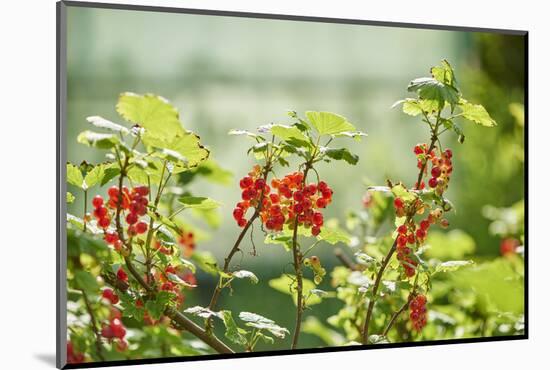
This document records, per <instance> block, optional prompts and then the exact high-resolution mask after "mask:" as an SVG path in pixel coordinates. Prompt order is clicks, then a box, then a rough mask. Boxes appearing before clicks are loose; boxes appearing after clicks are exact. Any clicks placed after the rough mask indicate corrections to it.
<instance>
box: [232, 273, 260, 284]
mask: <svg viewBox="0 0 550 370" xmlns="http://www.w3.org/2000/svg"><path fill="white" fill-rule="evenodd" d="M231 275H232V276H233V277H236V278H237V279H249V280H250V281H251V282H252V283H253V284H258V281H259V280H258V277H257V276H256V275H254V273H253V272H250V271H246V270H239V271H235V272H233V273H232V274H231Z"/></svg>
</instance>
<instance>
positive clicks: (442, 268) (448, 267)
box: [434, 261, 474, 274]
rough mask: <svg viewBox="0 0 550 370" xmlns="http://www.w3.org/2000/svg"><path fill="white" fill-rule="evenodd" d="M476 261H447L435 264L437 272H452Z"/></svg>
mask: <svg viewBox="0 0 550 370" xmlns="http://www.w3.org/2000/svg"><path fill="white" fill-rule="evenodd" d="M473 264H474V261H446V262H442V263H439V264H437V265H436V266H435V272H434V274H435V273H438V272H452V271H456V270H458V269H460V268H462V267H465V266H470V265H473Z"/></svg>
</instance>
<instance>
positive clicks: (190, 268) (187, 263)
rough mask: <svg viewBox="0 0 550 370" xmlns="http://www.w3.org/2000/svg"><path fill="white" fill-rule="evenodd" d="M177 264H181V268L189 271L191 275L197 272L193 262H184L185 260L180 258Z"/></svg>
mask: <svg viewBox="0 0 550 370" xmlns="http://www.w3.org/2000/svg"><path fill="white" fill-rule="evenodd" d="M179 262H180V263H181V265H182V266H184V267H185V268H187V269H189V270H190V271H191V272H192V273H193V274H194V273H195V272H196V271H197V267H196V266H195V264H194V263H193V262H191V261H188V260H186V259H185V258H182V257H180V258H179Z"/></svg>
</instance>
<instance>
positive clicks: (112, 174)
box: [57, 1, 528, 368]
mask: <svg viewBox="0 0 550 370" xmlns="http://www.w3.org/2000/svg"><path fill="white" fill-rule="evenodd" d="M526 55H527V32H525V31H512V30H493V29H473V28H472V29H470V28H460V27H447V26H432V25H416V24H400V23H384V22H370V21H360V20H349V19H330V18H313V17H300V16H284V15H272V14H248V13H232V12H221V11H208V10H193V9H176V8H155V7H143V6H132V5H114V4H101V3H79V2H70V1H69V2H61V3H58V143H57V144H58V215H57V216H58V266H57V267H58V317H57V326H58V333H57V334H58V337H57V346H58V356H57V361H58V363H57V365H58V367H60V368H62V367H65V368H77V367H89V366H108V365H128V364H141V363H156V362H174V361H189V360H207V359H218V358H234V357H252V356H271V355H279V354H285V355H288V354H294V353H314V352H325V351H347V350H368V349H376V348H387V347H402V346H413V345H414V346H416V345H428V344H429V345H436V344H437V345H438V344H450V343H454V344H457V343H466V342H481V341H493V340H512V339H525V338H527V316H526V315H527V307H526V302H527V300H526V295H527V285H526V267H527V258H526V256H527V252H528V248H527V243H526V231H527V228H526V217H527V214H526V212H525V210H526V208H527V201H526V195H527V194H526V189H527V187H526V181H527V177H526V170H527V151H526V147H527V143H526V139H527V136H526V133H527V114H526V113H527V109H526V104H527V90H526V86H527V57H526ZM391 351H398V349H392V350H391Z"/></svg>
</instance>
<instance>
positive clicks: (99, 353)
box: [81, 289, 105, 361]
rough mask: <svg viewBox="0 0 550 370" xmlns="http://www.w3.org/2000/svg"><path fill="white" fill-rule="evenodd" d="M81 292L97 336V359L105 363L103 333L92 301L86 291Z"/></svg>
mask: <svg viewBox="0 0 550 370" xmlns="http://www.w3.org/2000/svg"><path fill="white" fill-rule="evenodd" d="M81 292H82V298H84V304H85V305H86V310H87V311H88V315H90V326H91V327H92V331H93V332H94V335H95V347H96V350H97V357H99V359H100V360H101V361H105V357H104V356H103V346H102V344H101V333H100V332H99V329H98V328H97V321H96V319H95V315H94V311H93V310H92V306H91V305H90V300H89V299H88V295H87V294H86V292H85V291H84V289H82V290H81Z"/></svg>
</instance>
